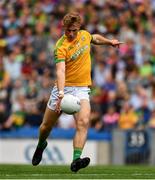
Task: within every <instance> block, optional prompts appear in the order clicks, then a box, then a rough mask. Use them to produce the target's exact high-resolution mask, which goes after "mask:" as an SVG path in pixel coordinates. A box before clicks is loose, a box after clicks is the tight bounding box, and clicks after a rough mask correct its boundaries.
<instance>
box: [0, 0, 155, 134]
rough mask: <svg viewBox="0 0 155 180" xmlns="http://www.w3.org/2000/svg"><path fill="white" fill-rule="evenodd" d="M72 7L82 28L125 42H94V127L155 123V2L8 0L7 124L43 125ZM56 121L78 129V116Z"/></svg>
mask: <svg viewBox="0 0 155 180" xmlns="http://www.w3.org/2000/svg"><path fill="white" fill-rule="evenodd" d="M66 2H67V4H66ZM70 11H77V12H79V13H80V15H81V17H82V19H83V24H82V29H86V30H88V31H89V32H90V33H99V34H102V35H104V36H105V37H107V38H110V39H111V38H116V39H119V40H120V41H123V42H124V44H122V45H121V46H120V48H119V49H118V48H113V47H107V46H95V45H92V51H91V52H92V53H91V56H92V79H93V85H92V92H91V107H92V112H91V123H90V127H93V128H95V129H96V130H98V131H104V130H110V131H111V130H112V129H113V128H121V129H134V128H145V127H149V128H152V129H153V128H155V25H154V24H155V1H154V0H117V1H113V0H1V1H0V130H10V129H13V128H18V127H23V126H39V125H40V123H41V121H42V116H43V113H44V110H45V107H46V103H47V100H48V97H49V95H50V91H51V88H52V87H53V86H54V80H55V64H54V61H53V49H54V45H55V42H56V41H57V40H58V38H59V37H60V36H61V35H62V34H63V28H62V24H61V20H62V18H63V16H64V15H65V14H66V13H68V12H70ZM56 126H58V127H62V128H72V127H74V126H75V123H74V119H73V116H71V115H66V114H62V116H60V119H59V122H58V123H57V125H56Z"/></svg>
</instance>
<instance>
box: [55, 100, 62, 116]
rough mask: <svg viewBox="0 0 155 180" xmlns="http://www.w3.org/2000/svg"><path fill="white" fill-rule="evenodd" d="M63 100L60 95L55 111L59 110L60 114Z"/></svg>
mask: <svg viewBox="0 0 155 180" xmlns="http://www.w3.org/2000/svg"><path fill="white" fill-rule="evenodd" d="M61 100H62V98H60V97H59V98H58V101H57V103H56V108H55V112H57V113H58V114H59V113H60V111H61V108H60V105H61Z"/></svg>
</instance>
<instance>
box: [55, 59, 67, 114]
mask: <svg viewBox="0 0 155 180" xmlns="http://www.w3.org/2000/svg"><path fill="white" fill-rule="evenodd" d="M56 76H57V87H58V91H59V100H58V102H57V105H56V109H55V111H56V112H58V113H59V112H60V102H61V99H62V98H63V96H64V93H63V91H64V86H65V62H59V63H57V64H56Z"/></svg>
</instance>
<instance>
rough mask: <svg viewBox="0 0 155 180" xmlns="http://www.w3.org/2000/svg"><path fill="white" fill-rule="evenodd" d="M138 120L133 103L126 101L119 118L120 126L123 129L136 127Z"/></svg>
mask: <svg viewBox="0 0 155 180" xmlns="http://www.w3.org/2000/svg"><path fill="white" fill-rule="evenodd" d="M138 120H139V119H138V115H137V114H136V112H135V110H134V108H133V107H132V106H131V104H129V102H125V103H124V105H123V107H122V110H121V112H120V117H119V120H118V124H119V127H120V128H121V129H123V130H127V129H134V128H135V127H136V125H137V123H138Z"/></svg>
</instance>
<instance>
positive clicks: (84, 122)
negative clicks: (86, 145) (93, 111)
mask: <svg viewBox="0 0 155 180" xmlns="http://www.w3.org/2000/svg"><path fill="white" fill-rule="evenodd" d="M88 127H89V119H88V118H81V119H78V123H77V129H80V130H82V129H83V130H85V129H88Z"/></svg>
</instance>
